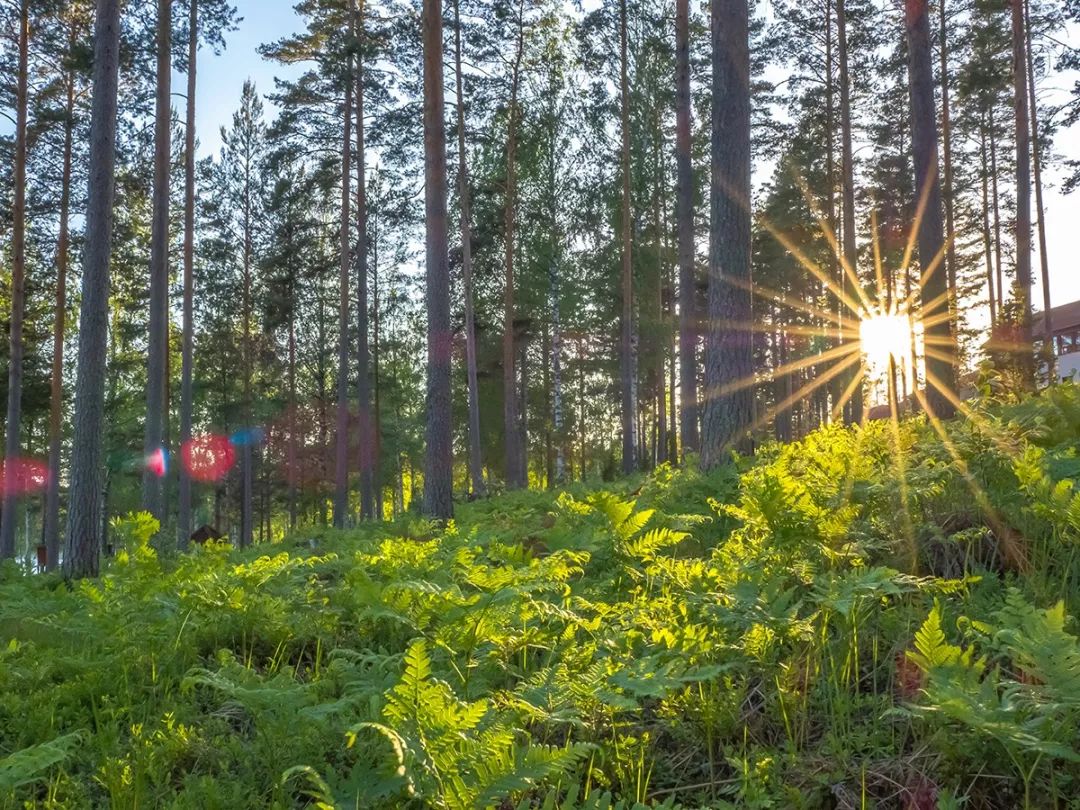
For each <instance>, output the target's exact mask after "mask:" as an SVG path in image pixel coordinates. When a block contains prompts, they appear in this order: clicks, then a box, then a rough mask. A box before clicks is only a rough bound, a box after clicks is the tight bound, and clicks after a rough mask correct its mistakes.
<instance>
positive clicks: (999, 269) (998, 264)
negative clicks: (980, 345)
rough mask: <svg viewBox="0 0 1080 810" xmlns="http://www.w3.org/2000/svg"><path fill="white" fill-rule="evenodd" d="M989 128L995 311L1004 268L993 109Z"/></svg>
mask: <svg viewBox="0 0 1080 810" xmlns="http://www.w3.org/2000/svg"><path fill="white" fill-rule="evenodd" d="M988 119H989V124H988V126H989V129H990V196H991V197H992V198H993V204H994V205H993V208H994V265H995V268H996V269H995V274H996V276H997V311H998V314H1001V313H1002V312H1004V310H1005V269H1004V263H1003V262H1002V260H1001V196H1000V195H999V194H998V172H997V128H996V127H995V125H994V111H993V109H991V110H990V113H989V115H988Z"/></svg>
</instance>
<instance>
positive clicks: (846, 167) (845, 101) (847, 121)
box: [836, 0, 863, 424]
mask: <svg viewBox="0 0 1080 810" xmlns="http://www.w3.org/2000/svg"><path fill="white" fill-rule="evenodd" d="M836 39H837V56H838V57H839V59H840V164H841V165H840V173H841V175H842V177H841V181H842V184H843V189H842V194H841V215H842V217H843V258H842V261H843V264H844V267H843V271H844V283H843V287H842V289H843V290H844V293H845V295H846V296H847V298H848V300H858V298H859V295H858V293H857V291H856V289H855V281H854V279H853V278H851V277H852V276H855V277H856V278H857V277H858V254H857V252H856V250H857V249H856V244H855V157H854V152H853V150H852V144H851V74H850V71H849V70H848V42H847V10H846V8H845V6H844V0H836ZM841 323H842V324H844V323H850V324H854V323H855V317H854V313H852V314H851V315H849V317H848V318H842V319H841ZM849 340H850V339H849ZM841 342H843V339H842V341H841ZM855 373H856V372H855V371H854V370H852V371H847V372H845V373H843V374H841V375H840V379H841V380H843V388H847V386H848V384H849V383H850V382H851V380H853V379H854V377H855ZM844 414H845V416H846V421H847V422H849V423H852V424H857V423H859V422H861V421H862V416H863V392H862V387H861V386H860V387H859V388H856V389H855V391H854V392H853V393H852V395H851V399H850V401H849V402H848V403H847V404H846V405H845V406H844Z"/></svg>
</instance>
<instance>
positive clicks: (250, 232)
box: [240, 85, 255, 548]
mask: <svg viewBox="0 0 1080 810" xmlns="http://www.w3.org/2000/svg"><path fill="white" fill-rule="evenodd" d="M251 87H252V89H251V93H252V96H254V93H255V90H254V85H252V86H251ZM246 89H247V87H246V85H245V90H246ZM254 168H255V167H254V166H252V160H251V151H250V148H248V149H245V154H244V204H243V217H244V221H243V228H244V266H243V291H242V299H243V300H242V301H241V316H242V318H243V334H242V338H243V344H242V346H241V355H242V357H241V364H242V365H243V376H244V392H243V395H244V402H243V425H241V431H242V435H243V436H244V441H243V443H242V444H241V445H240V548H247V547H248V546H250V545H251V544H252V541H253V525H254V521H253V512H254V502H255V492H254V490H255V458H254V455H255V447H254V445H255V438H254V435H255V431H254V430H253V427H252V422H253V420H254V414H253V407H252V405H253V403H252V392H251V386H252V372H253V370H252V365H253V358H252V355H253V353H254V352H253V348H254V347H253V346H252V340H251V317H252V307H253V303H254V302H253V290H254V279H253V277H252V274H253V272H254V261H255V256H254V238H255V221H254V211H253V210H252V209H253V203H254V201H253V200H252V196H253V194H254V189H255V178H254V177H253V176H252V172H253V170H254Z"/></svg>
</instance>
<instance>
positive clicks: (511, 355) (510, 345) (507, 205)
mask: <svg viewBox="0 0 1080 810" xmlns="http://www.w3.org/2000/svg"><path fill="white" fill-rule="evenodd" d="M523 13H524V6H523V4H522V3H520V2H519V3H518V41H517V49H516V53H515V56H514V65H513V68H512V73H511V77H510V109H509V112H508V121H507V130H506V193H505V201H504V210H503V219H504V226H505V228H504V231H505V232H504V235H503V240H504V243H505V244H504V249H505V273H506V279H505V288H504V292H503V345H502V358H503V434H504V435H503V442H504V444H505V456H506V488H507V489H521V488H523V487H524V486H526V484H527V483H528V481H527V475H526V465H525V448H524V446H523V444H522V442H521V438H520V436H521V434H520V415H519V409H520V408H521V407H522V406H521V403H519V401H518V391H517V366H516V353H517V347H516V345H515V337H516V335H515V330H514V228H515V224H516V220H517V127H518V115H519V110H518V89H519V82H520V78H521V75H520V74H521V60H522V57H523V55H524V47H525V28H524V20H523V18H522V15H523Z"/></svg>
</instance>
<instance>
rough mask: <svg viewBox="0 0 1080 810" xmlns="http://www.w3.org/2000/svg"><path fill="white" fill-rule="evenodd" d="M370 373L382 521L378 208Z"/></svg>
mask: <svg viewBox="0 0 1080 810" xmlns="http://www.w3.org/2000/svg"><path fill="white" fill-rule="evenodd" d="M371 232H372V236H371V299H372V300H371V316H372V317H371V349H372V351H371V373H372V386H373V389H374V392H375V413H374V416H373V419H372V424H373V426H374V427H373V432H374V434H375V435H374V436H372V443H373V446H374V448H375V462H374V464H373V467H374V469H373V470H372V478H373V480H374V489H375V517H376V519H377V520H382V519H383V487H382V476H381V475H380V473H379V470H380V469H381V467H382V410H381V404H382V403H381V401H380V397H379V393H380V390H379V217H378V208H376V210H375V211H373V212H372V214H371Z"/></svg>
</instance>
